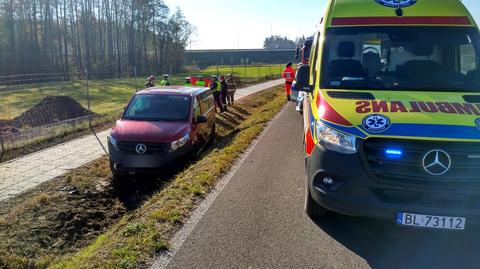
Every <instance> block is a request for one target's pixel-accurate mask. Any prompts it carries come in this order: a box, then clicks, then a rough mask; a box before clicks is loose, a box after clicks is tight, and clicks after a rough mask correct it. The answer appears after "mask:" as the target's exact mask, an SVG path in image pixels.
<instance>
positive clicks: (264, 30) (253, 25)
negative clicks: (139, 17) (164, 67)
mask: <svg viewBox="0 0 480 269" xmlns="http://www.w3.org/2000/svg"><path fill="white" fill-rule="evenodd" d="M164 1H165V2H166V4H167V5H168V6H170V8H171V9H172V10H173V9H175V8H176V7H179V8H180V9H181V10H182V11H183V13H184V14H185V17H186V19H187V20H188V21H189V22H190V23H191V24H193V25H194V26H195V27H196V32H195V34H194V35H193V37H192V40H191V42H190V43H191V45H189V46H188V48H187V49H253V48H262V47H263V41H264V40H265V38H266V37H268V36H270V35H271V34H273V35H281V36H287V37H289V38H290V39H295V38H296V37H298V36H302V35H305V36H309V35H312V34H313V32H314V30H315V25H316V24H317V22H318V21H319V20H320V18H321V16H322V12H323V8H324V6H325V3H326V0H300V1H295V0H288V1H287V0H164ZM440 1H441V0H440ZM463 2H464V4H465V5H466V6H467V8H468V9H469V10H470V12H471V13H472V14H473V16H474V17H475V19H476V20H477V22H478V23H479V24H480V1H479V0H463ZM306 7H308V8H306Z"/></svg>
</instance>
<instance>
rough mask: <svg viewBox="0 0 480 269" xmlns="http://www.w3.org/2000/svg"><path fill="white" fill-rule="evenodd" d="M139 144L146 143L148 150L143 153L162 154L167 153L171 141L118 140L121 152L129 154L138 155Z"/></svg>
mask: <svg viewBox="0 0 480 269" xmlns="http://www.w3.org/2000/svg"><path fill="white" fill-rule="evenodd" d="M138 144H144V145H145V146H146V147H147V151H146V152H145V154H143V155H162V154H165V153H167V151H168V149H169V147H170V144H169V143H143V142H125V141H123V142H118V149H119V150H120V152H122V153H125V154H129V155H138V153H137V151H136V147H137V145H138Z"/></svg>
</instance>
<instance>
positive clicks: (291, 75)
mask: <svg viewBox="0 0 480 269" xmlns="http://www.w3.org/2000/svg"><path fill="white" fill-rule="evenodd" d="M292 65H293V64H292V63H288V64H287V67H286V68H285V70H284V71H283V74H282V77H283V78H284V79H285V93H286V94H287V99H288V101H290V95H291V93H292V83H293V81H294V80H295V70H293V67H292Z"/></svg>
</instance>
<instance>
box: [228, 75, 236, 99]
mask: <svg viewBox="0 0 480 269" xmlns="http://www.w3.org/2000/svg"><path fill="white" fill-rule="evenodd" d="M227 85H228V94H227V105H228V106H233V102H234V101H235V92H236V91H237V83H236V82H235V78H234V77H233V75H232V74H228V76H227Z"/></svg>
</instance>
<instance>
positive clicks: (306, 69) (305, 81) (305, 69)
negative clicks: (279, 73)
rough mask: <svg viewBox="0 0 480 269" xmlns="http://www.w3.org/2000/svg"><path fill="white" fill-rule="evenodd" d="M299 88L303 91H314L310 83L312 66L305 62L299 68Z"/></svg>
mask: <svg viewBox="0 0 480 269" xmlns="http://www.w3.org/2000/svg"><path fill="white" fill-rule="evenodd" d="M297 89H298V90H299V91H301V92H306V93H312V92H313V87H312V86H311V85H310V66H309V65H307V64H305V65H302V66H300V67H299V68H298V70H297Z"/></svg>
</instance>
